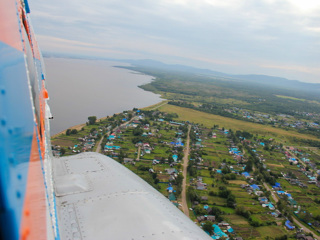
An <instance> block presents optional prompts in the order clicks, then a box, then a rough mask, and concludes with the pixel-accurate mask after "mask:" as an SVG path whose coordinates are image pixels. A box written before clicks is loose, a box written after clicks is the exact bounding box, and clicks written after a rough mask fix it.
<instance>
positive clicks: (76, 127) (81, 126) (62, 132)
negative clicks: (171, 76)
mask: <svg viewBox="0 0 320 240" xmlns="http://www.w3.org/2000/svg"><path fill="white" fill-rule="evenodd" d="M167 102H168V101H167V100H163V101H161V102H159V103H155V104H152V105H150V106H147V107H144V108H141V109H142V110H150V109H152V108H157V107H158V106H160V105H162V104H164V103H167ZM119 114H121V113H115V115H119ZM107 118H108V117H102V118H99V119H97V121H98V122H99V121H102V120H105V119H107ZM85 126H86V123H81V124H77V125H74V126H72V127H69V128H67V129H65V130H62V131H61V132H58V133H56V134H54V135H52V136H51V138H56V137H58V136H59V135H62V134H66V131H67V130H68V129H71V130H72V129H76V130H81V128H83V127H85Z"/></svg>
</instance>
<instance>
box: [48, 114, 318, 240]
mask: <svg viewBox="0 0 320 240" xmlns="http://www.w3.org/2000/svg"><path fill="white" fill-rule="evenodd" d="M176 118H177V116H176V115H175V114H169V113H164V112H160V111H156V110H154V111H143V110H138V109H133V110H132V111H125V112H123V113H121V114H115V115H113V116H112V117H108V118H105V119H101V120H100V121H94V122H91V123H90V121H89V122H88V123H87V124H86V126H84V127H83V128H82V129H81V130H78V131H73V130H72V131H73V133H72V131H69V132H68V134H69V135H67V134H65V135H64V136H63V140H62V138H61V137H60V139H58V140H57V139H56V140H55V139H53V147H52V148H53V153H54V155H55V156H61V155H70V154H78V153H80V152H84V151H98V152H101V153H103V154H105V155H107V156H109V157H111V158H113V159H114V160H116V161H118V162H119V163H120V164H123V165H125V166H126V167H127V168H129V169H130V170H132V171H133V172H135V173H136V174H137V175H139V176H140V177H142V178H143V179H144V180H145V181H147V182H148V183H149V184H151V185H152V186H153V187H154V188H156V189H157V190H158V191H160V192H161V193H162V194H163V195H164V196H166V197H167V198H168V199H169V200H170V201H171V202H172V203H173V204H174V205H176V206H177V207H178V208H180V209H182V201H181V199H182V198H183V196H181V195H182V189H183V184H182V182H183V181H182V179H183V178H184V177H186V180H187V181H186V183H187V184H186V186H185V187H186V189H187V191H186V197H187V204H188V209H189V210H188V211H189V212H188V215H189V216H190V218H191V220H193V221H194V222H195V223H196V224H198V225H199V226H201V227H202V228H203V229H204V230H205V231H206V232H207V233H209V234H210V235H211V236H212V238H213V239H228V238H229V239H238V240H240V239H250V238H252V239H314V238H313V237H312V235H314V237H316V238H317V236H316V235H317V234H318V232H320V210H318V204H319V203H320V199H319V198H318V197H317V196H318V195H319V193H320V182H318V181H319V180H320V177H318V176H319V174H320V171H319V170H318V169H317V166H318V165H319V164H320V156H319V155H318V154H317V152H314V151H313V150H312V149H311V148H310V149H308V148H303V149H302V148H297V147H293V146H289V145H288V146H286V145H285V143H282V142H278V141H277V139H274V138H271V137H270V136H259V135H257V134H255V135H252V134H251V133H249V132H246V131H233V130H232V129H224V127H223V126H218V125H215V123H214V122H213V123H212V127H211V128H206V127H204V126H201V125H198V124H196V123H191V122H188V121H184V122H180V121H177V120H176ZM189 127H190V131H188V128H189ZM188 133H189V134H188ZM188 136H189V138H188ZM188 139H190V140H189V141H190V150H189V152H187V153H185V152H184V149H185V145H186V144H187V140H188ZM58 143H60V145H59V144H58ZM62 143H64V144H66V143H68V145H67V144H66V145H62ZM185 154H187V156H185ZM184 157H187V158H188V160H189V164H188V167H187V176H183V166H182V163H183V159H184ZM317 239H318V238H317Z"/></svg>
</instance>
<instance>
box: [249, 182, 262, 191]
mask: <svg viewBox="0 0 320 240" xmlns="http://www.w3.org/2000/svg"><path fill="white" fill-rule="evenodd" d="M250 187H251V188H252V190H253V191H258V190H260V188H259V186H258V185H256V184H252V185H250Z"/></svg>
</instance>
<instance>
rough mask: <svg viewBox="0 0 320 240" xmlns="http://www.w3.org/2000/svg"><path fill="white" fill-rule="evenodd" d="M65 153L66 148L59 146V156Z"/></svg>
mask: <svg viewBox="0 0 320 240" xmlns="http://www.w3.org/2000/svg"><path fill="white" fill-rule="evenodd" d="M65 153H66V150H65V149H64V148H61V149H60V154H61V156H63V155H64V154H65Z"/></svg>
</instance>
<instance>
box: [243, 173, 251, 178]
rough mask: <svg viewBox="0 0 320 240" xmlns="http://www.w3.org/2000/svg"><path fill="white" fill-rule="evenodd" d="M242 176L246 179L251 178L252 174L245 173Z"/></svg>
mask: <svg viewBox="0 0 320 240" xmlns="http://www.w3.org/2000/svg"><path fill="white" fill-rule="evenodd" d="M242 175H243V176H244V177H245V178H250V174H249V173H248V172H243V173H242Z"/></svg>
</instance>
